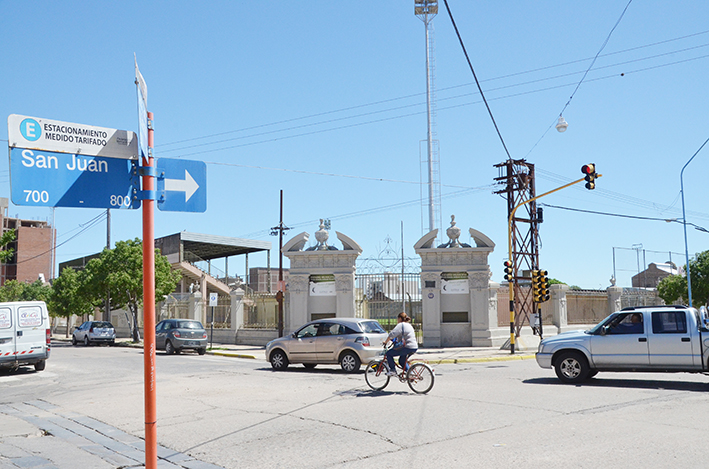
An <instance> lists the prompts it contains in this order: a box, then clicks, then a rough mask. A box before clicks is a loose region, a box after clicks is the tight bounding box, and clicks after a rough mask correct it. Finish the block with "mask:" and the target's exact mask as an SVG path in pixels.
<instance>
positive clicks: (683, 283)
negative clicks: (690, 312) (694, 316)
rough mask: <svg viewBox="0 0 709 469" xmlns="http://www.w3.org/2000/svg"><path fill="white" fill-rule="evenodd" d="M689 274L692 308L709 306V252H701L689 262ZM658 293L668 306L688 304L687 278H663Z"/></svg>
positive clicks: (673, 276)
mask: <svg viewBox="0 0 709 469" xmlns="http://www.w3.org/2000/svg"><path fill="white" fill-rule="evenodd" d="M686 267H687V266H685V269H686ZM689 273H690V276H691V277H692V306H696V307H698V306H700V305H706V304H708V303H709V251H703V252H700V253H699V254H697V255H696V256H695V257H694V259H690V260H689ZM657 293H658V295H659V296H660V298H662V299H663V300H664V301H665V303H667V304H668V305H669V304H673V303H675V302H678V301H680V302H682V303H685V304H688V303H689V293H688V291H687V277H685V276H681V275H670V276H669V277H665V278H663V279H662V280H661V281H660V283H659V284H658V285H657Z"/></svg>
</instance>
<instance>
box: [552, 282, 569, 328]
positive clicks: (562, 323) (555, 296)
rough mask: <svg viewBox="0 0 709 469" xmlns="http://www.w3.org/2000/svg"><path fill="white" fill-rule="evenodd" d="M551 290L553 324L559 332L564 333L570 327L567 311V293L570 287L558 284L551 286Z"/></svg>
mask: <svg viewBox="0 0 709 469" xmlns="http://www.w3.org/2000/svg"><path fill="white" fill-rule="evenodd" d="M549 290H550V291H551V322H552V324H554V325H555V326H556V327H557V329H558V331H557V332H562V330H563V329H564V328H566V326H568V325H569V317H568V312H567V309H566V304H567V303H566V292H567V291H568V290H569V286H568V285H564V284H563V283H557V284H555V285H551V286H550V287H549Z"/></svg>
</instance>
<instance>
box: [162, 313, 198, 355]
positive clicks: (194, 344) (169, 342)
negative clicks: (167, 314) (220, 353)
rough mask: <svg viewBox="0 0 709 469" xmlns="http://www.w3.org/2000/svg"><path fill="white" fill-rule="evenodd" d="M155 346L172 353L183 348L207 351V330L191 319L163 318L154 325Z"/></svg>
mask: <svg viewBox="0 0 709 469" xmlns="http://www.w3.org/2000/svg"><path fill="white" fill-rule="evenodd" d="M155 348H156V349H157V350H165V353H167V354H168V355H172V354H173V353H180V352H183V351H185V350H196V351H197V353H199V354H200V355H204V354H205V352H206V351H207V331H205V330H204V327H203V326H202V323H201V322H199V321H194V320H192V319H165V320H163V321H160V322H159V323H158V325H157V326H155Z"/></svg>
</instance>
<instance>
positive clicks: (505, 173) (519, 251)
mask: <svg viewBox="0 0 709 469" xmlns="http://www.w3.org/2000/svg"><path fill="white" fill-rule="evenodd" d="M495 168H498V169H499V174H500V176H499V177H496V178H495V181H497V182H498V184H500V185H501V186H504V189H500V190H499V191H495V194H506V197H507V220H509V218H510V214H511V213H512V210H514V208H515V207H516V206H518V205H519V204H521V203H522V202H525V201H527V200H530V199H532V198H534V197H536V189H535V182H534V165H533V164H532V163H527V161H526V160H524V159H522V160H512V159H509V160H507V161H505V162H504V163H500V164H496V165H495ZM511 241H512V259H510V261H511V262H512V266H513V267H512V268H513V271H512V275H513V279H514V280H513V283H512V285H511V286H510V288H514V301H515V306H514V309H515V334H516V335H517V336H519V333H520V330H521V329H522V326H523V325H524V323H525V321H526V322H527V323H528V324H529V315H530V314H534V312H535V311H534V302H533V301H532V289H531V287H530V279H531V273H530V272H531V271H532V270H534V269H538V268H539V214H538V212H537V202H536V201H533V202H530V203H528V204H526V205H524V206H523V207H521V208H520V209H519V210H518V211H517V212H516V213H515V217H514V218H513V219H512V223H511ZM525 271H526V272H525Z"/></svg>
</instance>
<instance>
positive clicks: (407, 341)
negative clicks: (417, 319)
mask: <svg viewBox="0 0 709 469" xmlns="http://www.w3.org/2000/svg"><path fill="white" fill-rule="evenodd" d="M397 337H403V339H404V347H406V348H413V349H418V348H419V344H418V342H417V341H416V332H415V331H414V326H412V325H411V324H409V323H408V322H403V321H402V322H400V323H399V324H397V325H396V327H395V328H394V329H392V330H391V332H390V333H389V338H390V339H394V338H397Z"/></svg>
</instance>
